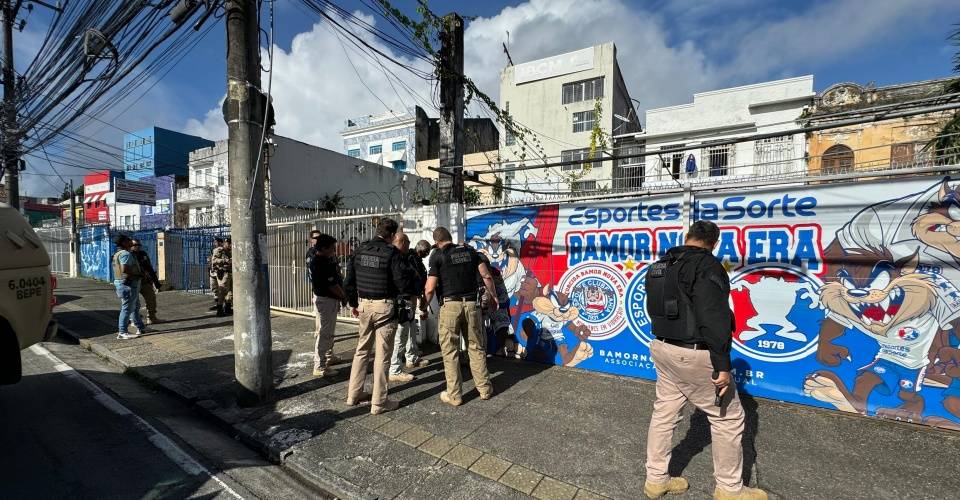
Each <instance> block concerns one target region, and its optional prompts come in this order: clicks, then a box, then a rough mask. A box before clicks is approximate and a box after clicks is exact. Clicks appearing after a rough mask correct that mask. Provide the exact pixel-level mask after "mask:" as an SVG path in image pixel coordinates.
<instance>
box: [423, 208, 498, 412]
mask: <svg viewBox="0 0 960 500" xmlns="http://www.w3.org/2000/svg"><path fill="white" fill-rule="evenodd" d="M433 240H434V241H435V242H436V243H437V248H438V250H437V251H436V252H434V253H433V255H431V256H430V271H429V277H428V278H427V285H426V297H425V299H426V302H427V303H428V304H429V303H430V299H432V298H433V295H434V293H436V290H437V287H438V286H439V287H440V289H441V290H443V295H442V300H441V304H442V305H441V306H440V318H439V322H440V324H439V330H440V352H441V353H442V354H443V371H444V373H445V374H446V377H447V390H445V391H443V392H441V393H440V401H442V402H444V403H446V404H449V405H452V406H460V404H462V402H463V400H462V399H461V394H460V386H461V383H462V378H461V375H460V360H459V358H460V353H459V351H458V346H459V344H460V336H461V335H463V334H466V336H467V355H468V357H469V359H470V372H471V373H472V374H473V380H474V382H475V384H476V387H477V392H479V393H480V399H483V400H487V399H490V398H491V397H493V385H492V384H491V383H490V376H489V374H488V373H487V354H486V345H487V338H486V333H484V332H483V318H482V317H481V311H480V304H479V300H478V299H479V297H478V296H477V295H478V292H477V273H478V272H479V273H480V277H481V278H482V279H483V282H484V284H485V285H486V292H485V293H486V294H488V295H490V297H489V300H490V302H489V303H490V304H491V306H490V307H491V308H496V304H497V297H496V295H494V292H493V291H494V290H496V287H495V286H494V283H493V278H492V277H491V276H490V270H489V269H487V266H486V264H484V263H483V262H482V261H481V260H480V256H479V255H478V254H477V252H476V251H475V250H474V249H473V248H471V247H469V246H467V245H454V244H453V238H452V237H451V235H450V231H449V230H447V228H445V227H438V228H437V229H435V230H434V231H433ZM464 326H466V332H464V331H463V327H464Z"/></svg>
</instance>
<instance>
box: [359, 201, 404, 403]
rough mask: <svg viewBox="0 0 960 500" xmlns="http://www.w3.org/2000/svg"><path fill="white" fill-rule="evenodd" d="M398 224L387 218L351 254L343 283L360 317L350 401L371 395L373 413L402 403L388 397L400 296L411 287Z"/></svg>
mask: <svg viewBox="0 0 960 500" xmlns="http://www.w3.org/2000/svg"><path fill="white" fill-rule="evenodd" d="M398 228H399V226H398V224H397V221H395V220H393V219H390V218H386V217H384V218H382V219H380V222H379V223H378V224H377V236H376V237H375V238H374V239H372V240H370V241H368V242H366V243H363V244H361V245H360V246H359V247H357V249H356V251H354V253H353V255H351V256H350V259H349V260H347V275H346V280H345V283H344V288H345V289H346V292H347V301H348V302H349V303H350V306H351V307H352V308H353V315H354V316H356V317H359V318H360V331H359V335H360V337H359V339H358V341H357V352H356V354H354V357H353V366H351V368H350V386H349V388H348V390H347V404H348V405H350V406H354V405H358V404H361V403H363V402H365V401H366V400H368V399H369V400H370V413H372V414H374V415H378V414H380V413H383V412H386V411H391V410H395V409H397V407H398V406H399V404H398V403H397V402H396V401H393V400H391V399H388V398H387V384H388V382H387V372H388V371H389V369H390V357H391V355H392V354H393V337H394V335H395V334H396V332H397V311H396V304H397V297H398V296H399V295H400V291H401V290H406V289H408V287H409V285H408V284H407V273H406V270H405V268H404V266H403V262H402V256H401V255H400V252H399V251H398V250H397V248H396V247H395V246H393V245H392V244H391V243H392V242H393V238H394V236H395V235H396V233H397V229H398ZM371 355H373V393H372V394H369V393H366V392H364V390H363V389H364V383H365V382H366V378H367V362H368V361H369V360H370V356H371Z"/></svg>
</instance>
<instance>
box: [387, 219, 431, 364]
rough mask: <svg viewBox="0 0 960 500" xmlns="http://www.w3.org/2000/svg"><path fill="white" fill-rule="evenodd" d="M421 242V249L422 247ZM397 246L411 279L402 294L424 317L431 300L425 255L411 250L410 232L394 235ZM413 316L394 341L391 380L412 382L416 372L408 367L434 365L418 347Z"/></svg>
mask: <svg viewBox="0 0 960 500" xmlns="http://www.w3.org/2000/svg"><path fill="white" fill-rule="evenodd" d="M420 243H423V244H426V246H427V251H428V252H429V251H430V244H429V243H427V242H426V241H421V242H420ZM420 243H418V244H417V248H420V246H421V245H420ZM393 246H395V247H397V250H399V251H400V256H401V259H402V261H403V266H404V268H405V270H406V272H407V277H408V278H409V280H408V285H409V289H407V290H401V291H400V294H401V296H402V298H403V300H406V301H408V302H409V303H410V308H411V309H413V308H414V306H415V305H416V303H417V302H419V303H420V314H421V316H423V315H425V314H426V313H427V303H426V302H425V301H424V300H423V291H424V286H425V285H426V283H427V268H426V267H424V265H423V257H421V256H420V254H419V252H415V251H413V250H411V249H410V237H409V236H407V235H406V233H397V235H396V236H395V237H394V238H393ZM423 256H426V254H423ZM409 319H410V320H409V321H404V322H403V323H400V325H399V327H398V330H397V335H396V338H395V340H394V343H393V356H392V357H391V361H390V381H391V382H410V381H411V380H413V379H414V376H413V374H411V373H405V372H404V371H403V368H404V367H405V368H406V369H408V370H413V369H416V368H422V367H424V366H427V365H428V364H430V361H429V360H426V359H421V358H420V349H419V348H418V347H417V318H416V317H411V318H409Z"/></svg>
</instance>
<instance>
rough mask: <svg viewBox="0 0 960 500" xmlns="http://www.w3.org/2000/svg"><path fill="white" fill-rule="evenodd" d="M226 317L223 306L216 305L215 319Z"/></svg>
mask: <svg viewBox="0 0 960 500" xmlns="http://www.w3.org/2000/svg"><path fill="white" fill-rule="evenodd" d="M226 315H227V314H226V313H225V312H224V310H223V306H222V305H220V304H217V317H218V318H219V317H222V316H226Z"/></svg>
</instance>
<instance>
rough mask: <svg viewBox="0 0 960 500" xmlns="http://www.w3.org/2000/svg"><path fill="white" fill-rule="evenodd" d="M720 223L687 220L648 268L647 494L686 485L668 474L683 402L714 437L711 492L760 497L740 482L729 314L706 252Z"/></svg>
mask: <svg viewBox="0 0 960 500" xmlns="http://www.w3.org/2000/svg"><path fill="white" fill-rule="evenodd" d="M719 237H720V229H719V228H718V227H717V225H716V224H714V223H712V222H710V221H697V222H695V223H693V224H692V225H691V226H690V230H689V232H688V233H687V236H686V241H685V242H684V245H683V246H679V247H675V248H671V249H670V250H669V251H668V252H667V254H666V255H665V256H664V257H663V258H662V259H660V260H659V261H657V262H655V263H653V264H651V265H650V267H649V268H648V270H647V277H646V292H647V312H648V314H649V315H650V319H651V322H652V323H653V335H654V336H655V337H656V340H654V341H653V342H651V343H650V356H651V358H652V359H653V362H654V365H655V366H656V370H657V400H656V402H655V403H654V405H653V415H652V416H651V418H650V431H649V433H648V434H647V466H646V468H647V478H646V482H645V483H644V486H643V491H644V493H646V495H647V496H648V497H649V498H660V497H662V496H663V495H665V494H667V493H679V492H682V491H686V489H687V488H688V487H689V485H688V484H687V480H686V479H684V478H682V477H670V475H669V473H668V472H667V465H668V464H669V463H670V453H671V451H672V449H673V431H674V429H675V428H676V426H677V423H678V422H679V421H680V412H681V410H682V409H683V406H684V405H685V404H686V402H687V401H689V402H691V403H693V404H694V405H695V406H696V407H697V408H699V409H700V410H701V411H703V412H704V413H706V414H707V418H708V419H709V420H710V432H711V434H712V436H713V475H714V478H715V479H716V482H717V486H716V489H715V490H714V493H713V497H714V498H715V499H718V500H727V499H749V500H761V499H766V498H767V494H766V493H765V492H764V491H763V490H760V489H756V488H748V487H746V486H744V484H743V478H742V472H743V449H742V447H741V444H740V441H741V438H742V437H743V429H744V413H743V407H742V406H741V405H740V399H739V397H737V388H736V386H735V385H734V384H733V377H732V375H731V374H730V343H731V341H732V337H731V334H732V332H733V326H734V325H733V313H732V312H731V311H730V306H729V302H728V301H729V298H730V281H729V278H728V277H727V272H726V270H725V269H724V268H723V265H722V264H720V262H719V261H717V259H716V258H715V257H714V256H713V253H712V251H713V248H714V247H716V245H717V240H718V239H719Z"/></svg>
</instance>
